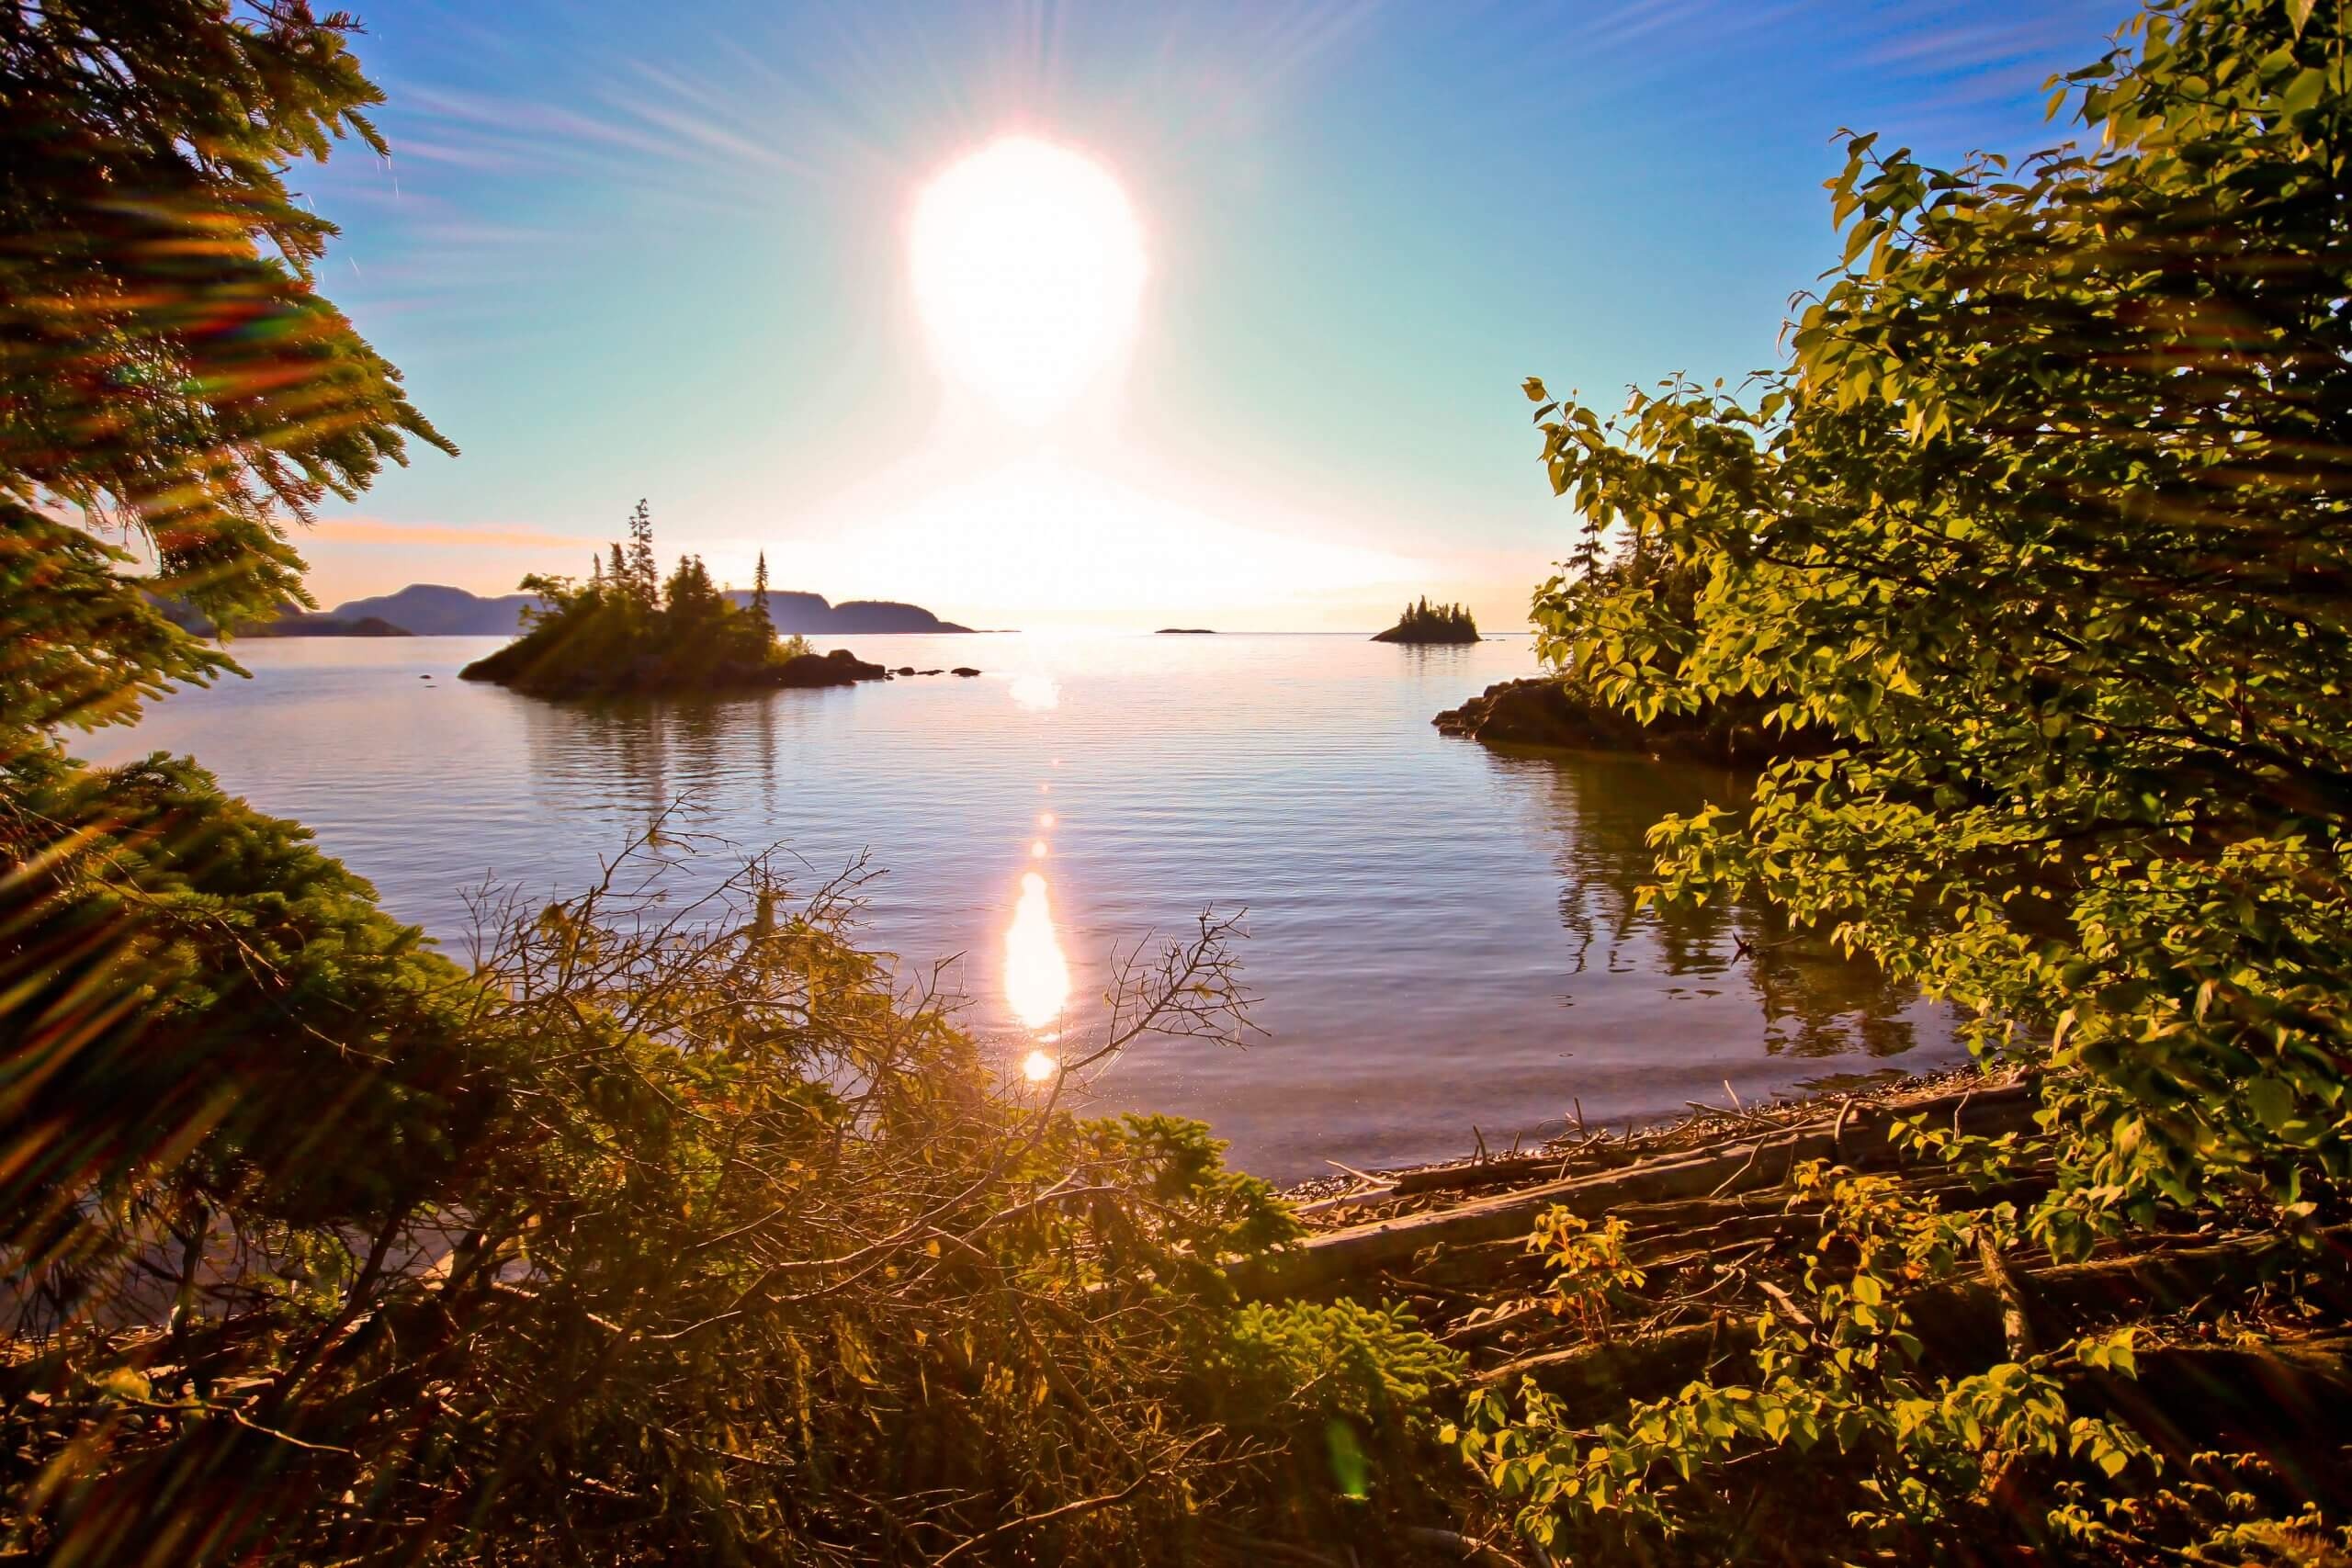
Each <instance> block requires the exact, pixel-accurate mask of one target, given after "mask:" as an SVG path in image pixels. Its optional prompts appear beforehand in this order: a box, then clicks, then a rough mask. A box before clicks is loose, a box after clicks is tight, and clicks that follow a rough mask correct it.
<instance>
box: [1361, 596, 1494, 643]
mask: <svg viewBox="0 0 2352 1568" xmlns="http://www.w3.org/2000/svg"><path fill="white" fill-rule="evenodd" d="M1372 640H1373V641H1374V642H1476V641H1477V640H1478V623H1477V622H1476V621H1474V620H1472V619H1471V618H1470V612H1469V610H1468V609H1467V608H1466V607H1465V606H1464V605H1461V604H1430V602H1429V596H1428V595H1427V594H1423V595H1422V596H1421V601H1420V603H1419V604H1408V605H1406V606H1405V613H1404V614H1403V615H1400V616H1398V617H1397V624H1396V625H1395V626H1391V627H1389V628H1388V629H1387V630H1386V631H1385V632H1380V633H1377V634H1375V635H1374V637H1373V639H1372Z"/></svg>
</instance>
